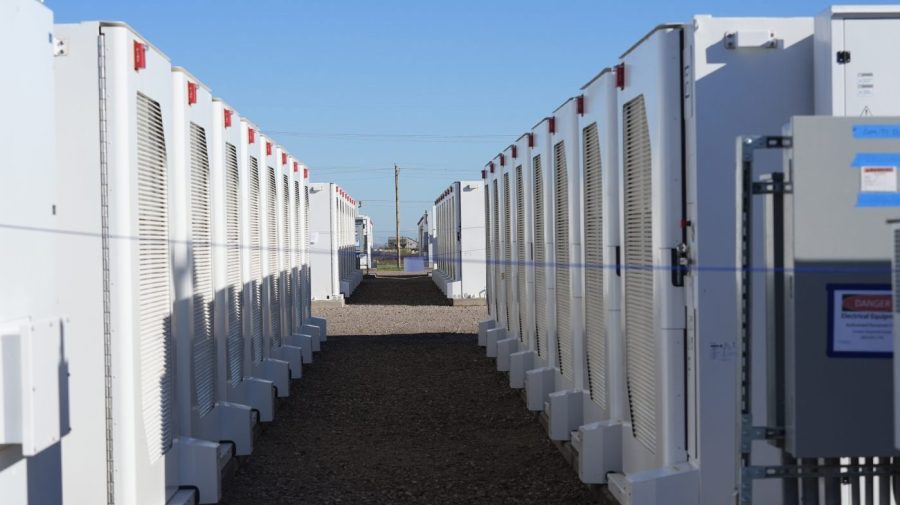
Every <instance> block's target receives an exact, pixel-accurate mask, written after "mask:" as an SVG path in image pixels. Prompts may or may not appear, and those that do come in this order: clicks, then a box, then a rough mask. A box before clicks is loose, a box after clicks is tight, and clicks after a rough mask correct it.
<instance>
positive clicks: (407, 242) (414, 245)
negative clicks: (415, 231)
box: [385, 237, 419, 252]
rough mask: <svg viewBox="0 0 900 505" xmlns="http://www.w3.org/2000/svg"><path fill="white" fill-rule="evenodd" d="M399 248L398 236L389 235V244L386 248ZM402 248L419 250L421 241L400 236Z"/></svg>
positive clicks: (413, 250)
mask: <svg viewBox="0 0 900 505" xmlns="http://www.w3.org/2000/svg"><path fill="white" fill-rule="evenodd" d="M396 248H397V237H389V238H388V239H387V245H386V246H385V249H396ZM400 249H408V250H410V251H412V252H418V251H419V242H418V241H417V240H416V239H413V238H410V237H400Z"/></svg>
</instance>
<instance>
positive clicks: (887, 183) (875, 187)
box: [859, 166, 897, 193]
mask: <svg viewBox="0 0 900 505" xmlns="http://www.w3.org/2000/svg"><path fill="white" fill-rule="evenodd" d="M859 189H860V191H865V192H868V193H896V192H897V167H891V166H880V167H861V169H860V185H859Z"/></svg>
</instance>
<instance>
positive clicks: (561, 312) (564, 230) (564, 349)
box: [553, 142, 574, 379]
mask: <svg viewBox="0 0 900 505" xmlns="http://www.w3.org/2000/svg"><path fill="white" fill-rule="evenodd" d="M553 167H554V171H553V175H554V181H553V184H554V196H555V198H554V200H555V204H556V206H555V207H556V208H555V212H554V214H553V215H554V223H553V225H554V226H553V227H554V228H555V230H554V231H555V234H556V237H555V242H556V262H555V263H556V268H554V271H555V273H556V314H557V315H556V347H557V350H558V351H559V371H560V372H561V373H562V374H563V376H564V377H566V378H567V379H572V378H573V377H574V375H573V373H572V317H571V298H572V290H571V288H570V286H569V284H570V280H569V279H570V276H569V271H570V268H571V261H570V258H569V174H568V167H567V166H566V146H565V143H564V142H559V143H557V144H556V145H555V146H553Z"/></svg>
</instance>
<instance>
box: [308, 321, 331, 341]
mask: <svg viewBox="0 0 900 505" xmlns="http://www.w3.org/2000/svg"><path fill="white" fill-rule="evenodd" d="M307 322H308V323H309V324H311V325H313V326H316V327H318V328H319V330H320V331H319V342H320V343H325V342H328V321H327V320H326V319H325V318H322V317H310V318H309V319H308V320H307Z"/></svg>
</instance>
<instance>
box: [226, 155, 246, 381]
mask: <svg viewBox="0 0 900 505" xmlns="http://www.w3.org/2000/svg"><path fill="white" fill-rule="evenodd" d="M240 183H241V176H240V172H239V171H238V159H237V147H235V146H234V145H233V144H229V143H226V144H225V245H226V250H225V270H226V272H225V276H226V278H225V281H226V282H227V283H228V338H227V340H226V343H225V346H226V353H227V356H228V380H229V381H230V382H231V385H232V386H236V385H237V384H238V383H239V382H240V381H241V378H242V377H243V375H244V370H243V363H244V360H243V354H244V345H243V344H244V342H243V338H242V336H243V335H242V332H241V294H242V292H243V288H242V286H241V230H240V225H241V218H240V212H241V209H240V200H239V197H238V195H239V192H240Z"/></svg>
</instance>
